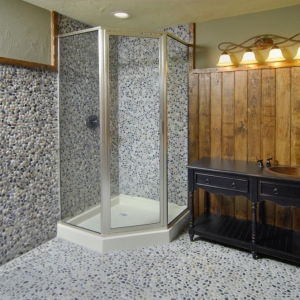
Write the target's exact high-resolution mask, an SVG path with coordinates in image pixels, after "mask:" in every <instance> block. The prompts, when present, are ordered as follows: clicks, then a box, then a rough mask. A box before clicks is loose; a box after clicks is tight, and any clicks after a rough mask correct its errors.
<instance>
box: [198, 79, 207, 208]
mask: <svg viewBox="0 0 300 300" xmlns="http://www.w3.org/2000/svg"><path fill="white" fill-rule="evenodd" d="M205 156H207V157H209V156H210V74H200V75H199V158H201V157H205ZM203 195H204V192H203V190H201V189H200V190H199V198H200V201H199V213H202V212H203V208H204V204H203Z"/></svg>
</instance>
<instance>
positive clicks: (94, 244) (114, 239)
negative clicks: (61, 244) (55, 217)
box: [57, 210, 190, 253]
mask: <svg viewBox="0 0 300 300" xmlns="http://www.w3.org/2000/svg"><path fill="white" fill-rule="evenodd" d="M189 218H190V212H189V210H185V211H184V212H183V213H182V215H181V216H179V219H177V220H176V222H172V223H171V225H170V226H168V227H167V228H165V227H159V228H152V229H143V230H137V231H130V232H118V233H110V234H108V235H103V234H100V233H97V232H94V231H91V230H88V229H84V228H79V227H77V226H76V225H71V224H66V223H63V222H62V221H59V222H58V223H57V237H59V238H62V239H64V240H67V241H69V242H72V243H75V244H78V245H80V246H82V247H84V248H88V249H91V250H94V251H97V252H100V253H108V252H113V251H124V250H129V249H138V248H143V247H151V246H157V245H162V244H167V243H170V242H171V241H172V240H174V239H175V238H176V237H177V236H178V235H179V234H180V233H181V232H182V231H183V230H184V229H186V228H187V226H188V223H189Z"/></svg>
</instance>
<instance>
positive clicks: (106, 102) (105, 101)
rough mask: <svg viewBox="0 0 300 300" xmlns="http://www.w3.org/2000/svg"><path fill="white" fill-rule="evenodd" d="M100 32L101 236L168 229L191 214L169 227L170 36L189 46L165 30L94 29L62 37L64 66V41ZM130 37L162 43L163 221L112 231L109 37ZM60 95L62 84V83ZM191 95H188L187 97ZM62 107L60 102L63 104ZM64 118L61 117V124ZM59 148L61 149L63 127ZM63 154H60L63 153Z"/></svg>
mask: <svg viewBox="0 0 300 300" xmlns="http://www.w3.org/2000/svg"><path fill="white" fill-rule="evenodd" d="M92 31H98V58H99V103H100V105H99V116H100V117H99V119H100V141H101V144H100V161H101V170H100V177H101V180H100V182H101V184H100V189H101V232H99V234H100V235H103V236H107V235H109V234H111V233H122V232H132V231H138V230H147V229H158V228H168V226H170V225H172V224H173V223H174V222H176V220H177V219H178V218H179V217H180V216H182V215H184V214H186V213H187V212H188V207H189V204H188V202H187V208H186V209H185V210H184V211H182V213H181V214H180V215H178V216H177V217H176V218H175V219H174V220H172V222H171V223H169V224H168V170H167V167H168V166H167V158H168V142H167V139H168V134H167V133H168V116H167V113H168V111H167V101H168V99H167V80H168V70H167V67H168V56H167V37H171V38H172V39H174V40H177V41H178V42H180V43H181V44H184V45H186V46H187V47H189V46H191V45H190V44H189V43H187V42H185V41H183V40H181V39H179V38H177V37H176V36H174V35H172V34H170V33H168V32H165V31H147V30H146V31H143V30H119V29H112V28H102V27H93V28H90V29H85V30H80V31H75V32H71V33H67V34H62V35H58V38H59V39H58V53H59V60H58V61H59V66H60V51H59V48H60V38H64V37H69V36H74V35H78V34H84V33H87V32H92ZM110 36H127V37H141V38H155V39H158V41H159V98H160V99H159V107H160V110H159V141H160V146H159V148H160V151H159V152H160V154H159V156H160V164H159V169H160V172H159V173H160V180H159V181H160V200H159V201H160V222H158V223H153V224H145V225H135V226H128V227H119V228H111V191H110V95H109V37H110ZM58 96H59V84H58ZM187 96H188V95H187ZM59 107H60V103H59ZM59 121H60V116H59V117H58V122H59ZM58 131H59V132H58V135H59V148H60V143H61V140H60V128H59V130H58ZM59 153H60V151H59ZM58 168H59V172H58V174H59V203H60V204H61V193H60V185H61V180H60V169H61V163H60V154H59V163H58Z"/></svg>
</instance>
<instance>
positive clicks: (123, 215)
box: [120, 212, 129, 217]
mask: <svg viewBox="0 0 300 300" xmlns="http://www.w3.org/2000/svg"><path fill="white" fill-rule="evenodd" d="M128 215H129V213H127V212H122V213H120V216H121V217H127V216H128Z"/></svg>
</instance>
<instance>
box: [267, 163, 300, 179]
mask: <svg viewBox="0 0 300 300" xmlns="http://www.w3.org/2000/svg"><path fill="white" fill-rule="evenodd" d="M267 170H268V171H269V172H271V173H275V174H278V175H285V176H291V177H298V178H300V167H290V166H272V167H269V168H267Z"/></svg>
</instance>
